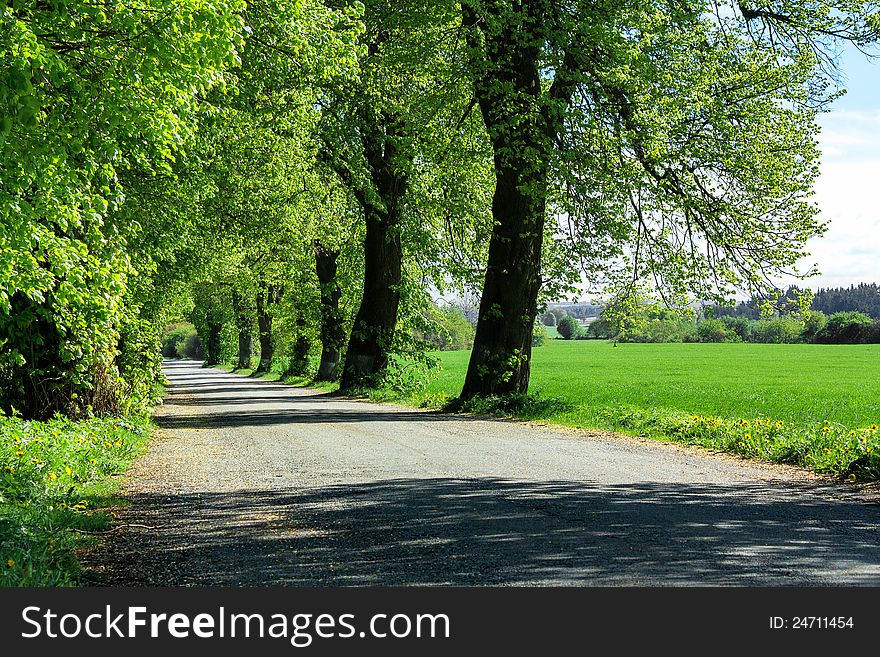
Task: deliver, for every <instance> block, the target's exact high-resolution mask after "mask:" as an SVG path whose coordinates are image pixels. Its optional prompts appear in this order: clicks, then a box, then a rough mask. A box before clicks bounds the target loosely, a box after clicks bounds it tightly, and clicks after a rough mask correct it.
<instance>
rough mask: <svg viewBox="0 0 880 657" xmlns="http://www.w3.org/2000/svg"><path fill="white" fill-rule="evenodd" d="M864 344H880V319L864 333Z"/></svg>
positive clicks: (866, 328)
mask: <svg viewBox="0 0 880 657" xmlns="http://www.w3.org/2000/svg"><path fill="white" fill-rule="evenodd" d="M863 336H864V338H863V342H865V343H867V344H880V319H878V320H877V321H875V322H874V323H873V324H871V325H870V326H866V327H865V329H864V331H863Z"/></svg>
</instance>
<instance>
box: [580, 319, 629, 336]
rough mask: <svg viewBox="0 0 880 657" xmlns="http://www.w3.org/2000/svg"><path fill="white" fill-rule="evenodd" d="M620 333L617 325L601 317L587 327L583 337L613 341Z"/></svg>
mask: <svg viewBox="0 0 880 657" xmlns="http://www.w3.org/2000/svg"><path fill="white" fill-rule="evenodd" d="M619 332H620V331H619V330H618V328H617V325H616V324H614V323H613V322H610V321H608V320H607V319H606V318H605V317H600V318H599V319H597V320H596V321H594V322H593V323H592V324H590V325H589V326H588V327H587V330H586V333H585V334H584V336H583V337H584V338H590V339H594V340H611V339H613V338H615V337H617V334H618V333H619Z"/></svg>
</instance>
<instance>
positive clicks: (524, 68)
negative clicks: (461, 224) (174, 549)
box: [461, 2, 575, 399]
mask: <svg viewBox="0 0 880 657" xmlns="http://www.w3.org/2000/svg"><path fill="white" fill-rule="evenodd" d="M461 7H462V12H463V14H462V15H463V24H464V27H465V28H466V30H467V32H466V35H467V39H468V44H469V46H471V49H472V52H473V53H480V54H479V56H477V57H476V59H474V64H475V66H474V75H475V77H474V93H475V96H476V99H477V101H478V103H479V105H480V111H481V113H482V115H483V119H484V121H485V123H486V128H487V130H488V132H489V135H490V137H491V139H492V148H493V152H494V162H495V195H494V198H493V200H492V216H493V219H494V227H493V229H492V237H491V239H490V241H489V259H488V262H487V266H486V277H485V283H484V286H483V295H482V298H481V300H480V314H479V317H478V319H477V329H476V335H475V337H474V349H473V352H472V353H471V359H470V363H469V364H468V371H467V375H466V377H465V382H464V387H463V389H462V393H461V398H462V399H470V398H471V397H474V396H478V395H504V394H509V393H525V392H527V391H528V388H529V374H530V371H531V354H532V331H533V329H534V324H535V317H536V315H537V298H538V291H539V289H540V286H541V246H542V243H543V238H544V220H545V214H546V205H547V184H548V172H549V158H550V153H551V151H552V148H553V139H554V137H555V136H556V134H558V130H559V129H560V128H561V126H562V123H563V119H564V113H565V107H566V106H567V104H568V103H569V102H570V99H571V94H572V93H573V91H574V84H575V83H574V78H571V77H569V76H568V75H567V70H568V68H569V67H570V66H571V65H572V63H573V62H571V61H570V58H569V57H568V55H566V58H565V62H564V64H563V66H562V67H560V68H559V69H557V70H556V71H555V74H556V79H555V80H554V82H553V84H552V85H551V87H550V88H549V90H546V89H545V85H544V83H543V82H542V76H541V68H540V47H539V44H540V42H541V37H540V33H541V30H542V29H543V27H542V25H543V16H542V13H541V5H540V4H539V3H522V4H520V5H519V6H518V8H509V10H505V11H502V12H500V13H496V14H493V15H486V14H484V15H483V16H482V17H481V16H480V14H479V13H478V12H479V11H486V12H490V13H491V12H493V11H495V10H494V9H492V8H488V9H487V8H486V6H483V5H481V4H478V3H472V2H462V4H461ZM487 16H488V18H487ZM499 21H500V22H501V23H499ZM529 33H531V34H532V35H534V38H527V37H528V35H529ZM472 56H473V55H472Z"/></svg>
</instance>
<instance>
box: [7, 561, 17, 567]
mask: <svg viewBox="0 0 880 657" xmlns="http://www.w3.org/2000/svg"><path fill="white" fill-rule="evenodd" d="M6 565H7V566H9V567H10V568H15V559H9V560H8V561H7V562H6Z"/></svg>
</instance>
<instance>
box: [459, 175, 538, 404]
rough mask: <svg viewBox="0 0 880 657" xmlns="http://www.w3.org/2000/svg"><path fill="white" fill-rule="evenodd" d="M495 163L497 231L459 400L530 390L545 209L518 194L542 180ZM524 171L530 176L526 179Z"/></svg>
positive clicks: (529, 196) (491, 244)
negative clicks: (533, 331) (472, 345)
mask: <svg viewBox="0 0 880 657" xmlns="http://www.w3.org/2000/svg"><path fill="white" fill-rule="evenodd" d="M497 159H498V158H496V188H495V196H494V199H493V202H492V216H493V217H494V219H495V228H494V230H493V232H492V238H491V241H490V242H489V259H488V263H487V266H486V277H485V283H484V285H483V296H482V299H481V300H480V314H479V318H478V319H477V330H476V335H475V336H474V349H473V351H472V352H471V359H470V363H469V364H468V371H467V375H466V377H465V382H464V388H463V390H462V393H461V397H462V399H470V398H471V397H474V396H477V395H503V394H509V393H514V392H518V393H525V392H527V391H528V388H529V373H530V370H531V367H530V366H531V355H532V330H533V328H534V324H535V316H536V315H537V299H538V290H539V288H540V285H541V245H542V242H543V236H544V214H545V204H544V201H543V195H542V194H541V195H538V194H535V193H534V192H532V193H523V192H522V191H521V190H522V189H526V188H527V189H530V190H535V189H541V188H542V187H543V185H545V184H546V182H545V181H546V177H545V174H544V173H543V172H542V171H541V170H540V169H537V170H536V169H535V168H534V166H529V167H517V166H514V163H511V162H506V163H504V166H499V164H501V163H498V162H497ZM524 171H529V172H531V173H532V175H531V176H530V177H526V176H525V175H523V174H524ZM536 196H537V198H536Z"/></svg>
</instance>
